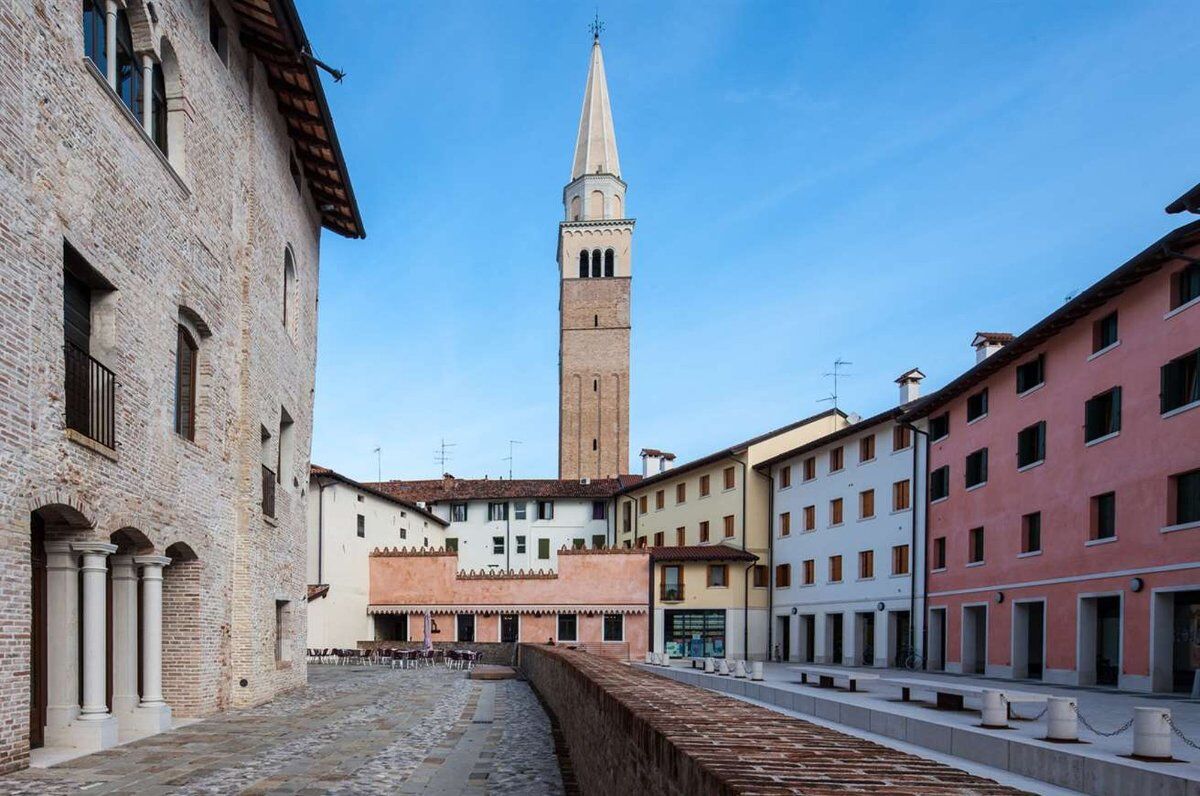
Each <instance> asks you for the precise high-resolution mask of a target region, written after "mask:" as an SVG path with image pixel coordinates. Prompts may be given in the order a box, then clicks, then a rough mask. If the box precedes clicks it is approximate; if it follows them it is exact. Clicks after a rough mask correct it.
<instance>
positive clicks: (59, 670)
mask: <svg viewBox="0 0 1200 796" xmlns="http://www.w3.org/2000/svg"><path fill="white" fill-rule="evenodd" d="M78 715H79V558H78V556H77V555H76V554H75V552H74V551H72V550H71V545H70V544H69V543H67V542H46V728H47V729H48V730H49V731H50V732H49V733H48V736H51V735H53V732H54V730H55V729H58V728H62V727H66V726H67V725H68V724H70V723H71V722H72V721H74V720H75V717H76V716H78ZM46 740H47V743H48V744H49V743H50V742H51V737H47V739H46Z"/></svg>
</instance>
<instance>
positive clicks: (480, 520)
mask: <svg viewBox="0 0 1200 796" xmlns="http://www.w3.org/2000/svg"><path fill="white" fill-rule="evenodd" d="M628 483H630V481H629V480H628V477H623V478H622V479H616V478H603V479H586V478H585V479H578V480H576V479H557V478H540V479H510V480H505V479H489V478H482V479H479V478H473V479H463V478H455V477H454V476H452V475H449V474H447V475H445V476H444V477H442V478H441V479H438V480H428V481H385V482H383V483H380V484H376V485H375V486H376V487H377V488H378V489H379V490H380V491H382V492H385V493H387V494H390V495H394V496H396V497H398V498H400V499H403V500H408V501H411V502H413V503H416V504H418V505H421V506H424V507H426V508H427V509H428V510H429V511H430V512H432V513H433V514H434V515H436V516H437V517H439V518H441V519H442V520H444V521H445V522H446V523H447V524H448V527H447V528H446V532H445V537H446V545H447V546H448V547H450V548H453V549H457V550H458V563H459V569H460V570H462V571H473V570H479V571H485V570H538V569H545V570H554V571H557V569H558V551H559V550H560V549H562V548H563V547H588V548H595V547H601V546H611V545H612V543H613V538H614V525H613V517H612V515H613V511H612V502H613V495H614V494H615V493H616V491H617V490H618V489H620V488H621V486H623V485H626V484H628Z"/></svg>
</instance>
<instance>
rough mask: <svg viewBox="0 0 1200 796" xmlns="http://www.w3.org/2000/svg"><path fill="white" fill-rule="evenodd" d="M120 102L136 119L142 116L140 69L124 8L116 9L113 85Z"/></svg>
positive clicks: (127, 16) (139, 119)
mask: <svg viewBox="0 0 1200 796" xmlns="http://www.w3.org/2000/svg"><path fill="white" fill-rule="evenodd" d="M113 88H114V89H115V90H116V92H117V95H118V96H120V97H121V102H123V103H125V107H127V108H129V110H130V111H132V112H133V115H134V116H135V117H137V119H138V121H141V119H142V118H143V117H142V70H141V67H140V66H139V65H138V57H137V53H136V52H134V49H133V31H132V30H131V29H130V27H129V15H128V14H126V13H125V11H124V9H122V10H119V11H117V84H116V85H115V86H113Z"/></svg>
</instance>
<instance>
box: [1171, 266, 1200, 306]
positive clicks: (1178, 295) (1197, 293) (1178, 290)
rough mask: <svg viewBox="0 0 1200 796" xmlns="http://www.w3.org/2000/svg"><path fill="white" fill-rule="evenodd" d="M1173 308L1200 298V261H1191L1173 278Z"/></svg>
mask: <svg viewBox="0 0 1200 796" xmlns="http://www.w3.org/2000/svg"><path fill="white" fill-rule="evenodd" d="M1171 281H1172V287H1173V288H1174V290H1173V291H1172V297H1171V298H1172V302H1171V309H1178V308H1179V307H1182V306H1183V305H1184V304H1187V303H1188V302H1189V301H1195V300H1196V299H1198V298H1200V263H1189V264H1188V265H1186V266H1184V267H1183V269H1181V270H1180V271H1179V272H1178V273H1176V274H1175V276H1174V277H1173V278H1172V280H1171Z"/></svg>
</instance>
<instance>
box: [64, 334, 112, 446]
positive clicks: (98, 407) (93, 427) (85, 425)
mask: <svg viewBox="0 0 1200 796" xmlns="http://www.w3.org/2000/svg"><path fill="white" fill-rule="evenodd" d="M63 351H64V357H63V358H64V361H65V362H66V382H65V384H64V387H65V390H64V391H65V399H66V421H67V428H69V429H71V430H72V431H76V432H78V433H79V434H82V435H83V436H84V437H87V438H88V439H90V440H92V441H93V442H96V443H98V444H100V445H103V446H104V447H106V448H109V449H110V450H115V449H116V446H117V440H116V433H115V429H116V394H117V377H116V374H114V373H113V372H112V371H111V370H109V369H108V368H106V367H104V366H103V365H101V364H100V363H99V362H97V361H96V360H95V359H93V358H92V357H91V355H89V354H88V352H87V351H84V350H83V349H82V348H80V347H79V346H77V345H75V344H74V343H69V342H68V343H66V344H65V345H64V347H63Z"/></svg>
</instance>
